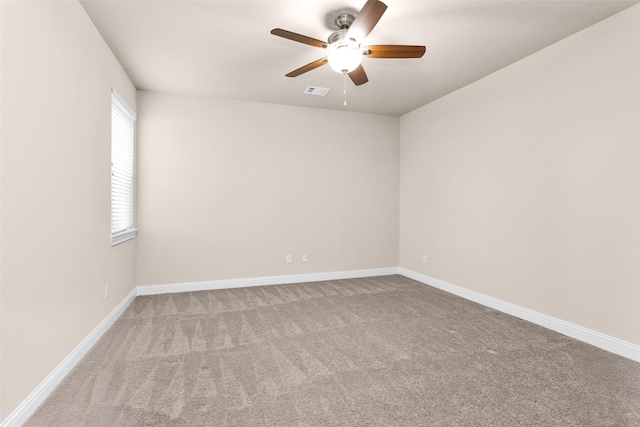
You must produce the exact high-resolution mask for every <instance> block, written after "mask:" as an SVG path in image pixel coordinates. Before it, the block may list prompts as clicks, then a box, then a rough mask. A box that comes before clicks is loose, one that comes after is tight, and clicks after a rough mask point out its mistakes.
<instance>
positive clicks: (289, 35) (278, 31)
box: [271, 28, 327, 48]
mask: <svg viewBox="0 0 640 427" xmlns="http://www.w3.org/2000/svg"><path fill="white" fill-rule="evenodd" d="M271 34H273V35H274V36H279V37H284V38H285V39H289V40H293V41H294V42H298V43H304V44H308V45H310V46H315V47H321V48H325V47H327V43H325V42H323V41H322V40H318V39H314V38H311V37H307V36H303V35H302V34H298V33H293V32H291V31H287V30H283V29H282V28H274V29H273V30H271Z"/></svg>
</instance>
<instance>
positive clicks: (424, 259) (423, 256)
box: [422, 255, 427, 264]
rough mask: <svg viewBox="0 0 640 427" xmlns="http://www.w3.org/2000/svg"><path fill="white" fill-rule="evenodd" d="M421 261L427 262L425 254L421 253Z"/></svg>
mask: <svg viewBox="0 0 640 427" xmlns="http://www.w3.org/2000/svg"><path fill="white" fill-rule="evenodd" d="M422 263H423V264H426V263H427V256H426V255H422Z"/></svg>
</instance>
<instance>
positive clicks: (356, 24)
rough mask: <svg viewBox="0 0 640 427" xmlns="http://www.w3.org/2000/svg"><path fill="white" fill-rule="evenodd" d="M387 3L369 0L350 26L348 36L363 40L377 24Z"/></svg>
mask: <svg viewBox="0 0 640 427" xmlns="http://www.w3.org/2000/svg"><path fill="white" fill-rule="evenodd" d="M385 10H387V5H386V4H384V3H382V2H381V1H378V0H368V1H367V2H366V3H365V5H364V6H363V7H362V9H361V10H360V13H358V15H357V16H356V19H354V21H353V24H351V26H350V27H349V31H348V32H347V38H350V39H355V40H358V41H359V42H362V41H363V40H364V39H365V38H366V37H367V36H368V35H369V33H370V32H371V30H373V27H375V26H376V24H377V23H378V21H379V20H380V18H382V15H383V14H384V11H385Z"/></svg>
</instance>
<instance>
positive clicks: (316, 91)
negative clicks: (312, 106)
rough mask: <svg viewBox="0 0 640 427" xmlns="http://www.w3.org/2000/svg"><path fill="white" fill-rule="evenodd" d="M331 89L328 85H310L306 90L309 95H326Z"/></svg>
mask: <svg viewBox="0 0 640 427" xmlns="http://www.w3.org/2000/svg"><path fill="white" fill-rule="evenodd" d="M330 90H331V89H330V88H328V87H318V86H309V87H308V88H306V89H305V90H304V93H305V94H307V95H315V96H325V95H326V94H327V93H329V91H330Z"/></svg>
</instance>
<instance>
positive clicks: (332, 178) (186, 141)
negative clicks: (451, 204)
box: [137, 92, 399, 285]
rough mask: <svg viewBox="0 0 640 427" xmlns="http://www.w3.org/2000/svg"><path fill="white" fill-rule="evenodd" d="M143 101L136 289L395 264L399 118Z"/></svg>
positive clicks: (152, 97)
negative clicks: (290, 261) (304, 256)
mask: <svg viewBox="0 0 640 427" xmlns="http://www.w3.org/2000/svg"><path fill="white" fill-rule="evenodd" d="M300 96H305V95H303V94H300ZM138 104H139V110H138V114H139V116H138V117H139V122H140V126H139V133H138V135H139V153H140V162H139V169H138V177H139V181H138V189H139V198H138V207H139V209H138V224H139V228H140V233H139V236H138V248H137V272H138V284H139V285H149V284H163V283H182V282H189V281H204V280H217V279H230V278H245V277H261V276H271V275H283V274H304V273H317V272H334V271H342V270H356V269H367V268H380V267H394V266H397V265H398V164H399V162H398V122H399V120H398V118H397V117H389V116H377V115H369V114H357V113H349V112H341V111H329V110H320V109H308V108H300V107H290V106H284V105H271V104H260V103H251V102H242V101H229V100H214V99H207V98H190V97H177V96H170V95H163V94H158V93H149V92H139V93H138ZM287 254H292V255H294V263H293V264H286V263H285V255H287ZM302 254H307V255H308V256H309V262H308V263H306V264H303V263H301V259H300V257H301V255H302Z"/></svg>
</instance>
